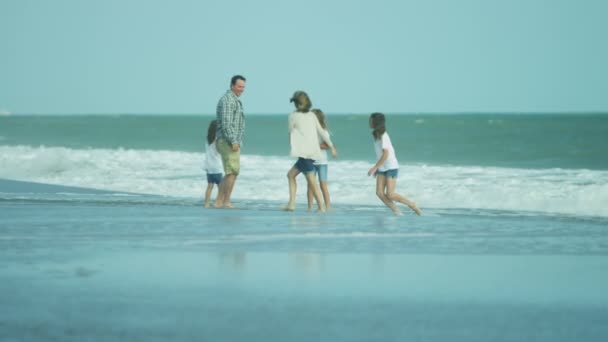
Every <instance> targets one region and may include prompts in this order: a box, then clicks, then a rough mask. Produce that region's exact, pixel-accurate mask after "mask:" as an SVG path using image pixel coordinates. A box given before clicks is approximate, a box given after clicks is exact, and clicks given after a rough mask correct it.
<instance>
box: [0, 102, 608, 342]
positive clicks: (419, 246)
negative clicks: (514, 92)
mask: <svg viewBox="0 0 608 342" xmlns="http://www.w3.org/2000/svg"><path fill="white" fill-rule="evenodd" d="M213 118H214V117H213V116H206V115H52V116H42V115H41V116H36V115H13V116H0V340H7V341H47V340H60V341H83V340H87V341H120V340H124V341H166V340H174V341H243V340H248V341H311V340H315V341H407V340H411V341H484V342H485V341H551V342H554V341H573V340H576V341H604V340H606V339H607V338H608V324H606V322H608V293H607V292H606V289H607V288H608V157H607V155H606V151H607V150H608V115H607V114H403V115H396V114H394V115H391V114H389V115H387V127H388V132H389V134H390V136H391V140H392V142H393V144H394V146H395V149H396V151H397V158H398V159H399V163H400V173H399V179H398V182H397V191H398V192H399V193H402V194H404V195H405V196H406V197H408V198H410V199H412V200H414V201H415V202H416V203H417V204H418V206H419V207H420V208H421V209H422V211H423V215H422V216H420V217H418V216H415V215H413V214H412V213H411V212H410V211H407V210H406V209H407V208H403V212H404V213H405V215H404V216H399V217H398V216H394V215H392V214H391V212H390V210H389V209H388V208H386V207H384V206H383V205H382V204H381V203H380V201H379V200H378V199H377V197H376V195H375V181H374V179H373V178H372V177H368V176H367V174H366V173H367V170H368V169H369V168H370V167H371V165H372V164H373V163H374V162H375V154H374V150H373V141H372V137H371V133H370V129H369V128H368V116H367V115H357V114H353V115H346V114H341V115H331V113H330V114H328V124H329V130H330V132H331V135H332V139H333V141H334V143H335V145H336V147H337V149H338V158H336V159H331V158H330V162H329V182H328V184H329V190H330V193H331V196H332V205H333V208H334V209H333V210H332V211H330V212H328V213H325V214H318V213H314V212H307V211H306V199H305V196H304V193H303V189H305V187H304V183H303V182H304V180H303V179H301V177H300V179H299V183H298V184H299V185H300V187H299V194H298V197H297V208H296V209H297V210H296V211H295V212H291V213H288V212H283V211H281V210H280V208H281V206H282V205H284V204H285V203H286V202H287V198H288V188H287V179H286V173H287V171H288V170H289V168H290V167H291V166H292V164H293V163H294V160H293V158H290V157H289V156H288V153H289V146H288V136H287V114H285V115H248V116H247V119H246V120H247V128H246V136H245V143H244V145H243V147H242V160H241V164H242V169H241V175H240V176H239V178H238V181H237V184H236V186H235V189H234V193H233V202H234V204H235V205H236V206H237V209H221V210H219V209H204V208H203V207H202V203H203V201H202V197H203V192H204V189H205V187H206V180H205V174H204V170H203V160H204V140H205V135H206V131H207V126H208V124H209V122H210V121H211V120H212V119H213Z"/></svg>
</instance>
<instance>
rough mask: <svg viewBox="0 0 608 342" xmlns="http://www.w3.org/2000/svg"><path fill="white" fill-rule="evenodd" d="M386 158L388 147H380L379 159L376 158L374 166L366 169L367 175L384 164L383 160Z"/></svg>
mask: <svg viewBox="0 0 608 342" xmlns="http://www.w3.org/2000/svg"><path fill="white" fill-rule="evenodd" d="M387 159H388V149H386V148H384V149H382V155H381V156H380V159H378V161H377V162H376V164H375V165H374V166H372V168H371V169H369V171H367V175H368V176H371V175H373V174H375V173H376V171H378V168H380V166H381V165H382V164H384V162H385V161H386V160H387Z"/></svg>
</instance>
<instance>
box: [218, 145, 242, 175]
mask: <svg viewBox="0 0 608 342" xmlns="http://www.w3.org/2000/svg"><path fill="white" fill-rule="evenodd" d="M215 145H216V147H217V151H218V152H219V153H220V155H221V156H222V163H224V173H225V174H226V175H235V176H238V174H239V171H240V169H241V150H240V149H239V150H238V151H236V152H234V151H233V150H232V144H229V143H228V142H227V141H226V140H224V139H218V140H217V142H216V144H215Z"/></svg>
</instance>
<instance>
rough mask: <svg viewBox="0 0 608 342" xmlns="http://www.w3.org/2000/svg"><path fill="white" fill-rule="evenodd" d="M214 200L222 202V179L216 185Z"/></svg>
mask: <svg viewBox="0 0 608 342" xmlns="http://www.w3.org/2000/svg"><path fill="white" fill-rule="evenodd" d="M215 201H216V202H219V203H224V181H223V180H222V181H221V182H220V184H218V185H217V197H216V198H215Z"/></svg>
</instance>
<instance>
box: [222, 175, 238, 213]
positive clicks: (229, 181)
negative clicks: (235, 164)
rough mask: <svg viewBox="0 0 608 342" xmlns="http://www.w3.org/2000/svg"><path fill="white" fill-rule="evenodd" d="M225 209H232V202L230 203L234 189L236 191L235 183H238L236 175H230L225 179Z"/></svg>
mask: <svg viewBox="0 0 608 342" xmlns="http://www.w3.org/2000/svg"><path fill="white" fill-rule="evenodd" d="M222 183H224V189H223V190H224V191H223V192H224V208H232V202H230V196H231V195H232V189H234V183H236V175H234V174H229V175H226V177H224V181H223V182H222Z"/></svg>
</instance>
